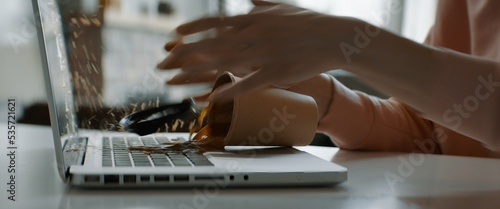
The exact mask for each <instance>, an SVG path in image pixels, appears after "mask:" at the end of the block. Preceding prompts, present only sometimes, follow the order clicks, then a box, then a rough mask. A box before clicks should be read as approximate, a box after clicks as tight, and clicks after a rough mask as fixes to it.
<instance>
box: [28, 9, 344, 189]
mask: <svg viewBox="0 0 500 209" xmlns="http://www.w3.org/2000/svg"><path fill="white" fill-rule="evenodd" d="M33 8H34V14H35V19H36V21H37V26H39V27H37V30H38V37H39V43H40V52H41V57H42V64H43V70H44V78H45V83H46V92H47V98H48V104H49V111H50V121H51V124H52V130H53V138H54V146H55V155H56V160H57V169H58V172H59V174H60V176H61V178H62V179H63V181H64V182H67V183H68V184H70V185H73V186H78V187H97V188H106V187H203V186H207V185H211V186H219V187H233V186H237V187H251V186H317V185H321V186H324V185H333V184H338V183H340V182H343V181H345V180H346V179H347V169H346V168H344V167H342V166H339V165H337V164H334V163H331V162H328V161H325V160H322V159H320V158H318V157H316V156H313V155H311V154H309V153H307V152H303V151H299V150H297V149H294V148H292V147H226V151H223V152H205V153H197V152H187V153H183V152H174V151H172V152H165V153H147V152H144V151H141V150H130V149H129V148H128V147H130V146H146V147H154V146H159V145H161V144H164V143H169V142H182V141H185V140H187V139H188V137H189V134H188V133H155V134H150V135H146V136H138V135H136V134H133V133H125V132H113V131H104V130H89V129H79V128H78V122H77V116H76V114H75V113H76V112H75V101H74V97H73V91H74V90H73V83H72V79H71V76H70V71H69V70H70V69H69V64H68V56H67V48H66V46H65V43H66V41H65V40H64V38H65V37H64V35H63V29H62V28H63V26H62V22H61V14H60V10H59V8H58V3H57V1H56V0H33Z"/></svg>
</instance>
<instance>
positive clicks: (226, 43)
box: [171, 37, 250, 57]
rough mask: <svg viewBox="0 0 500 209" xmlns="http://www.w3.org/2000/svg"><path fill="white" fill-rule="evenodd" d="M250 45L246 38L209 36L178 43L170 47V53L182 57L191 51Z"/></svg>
mask: <svg viewBox="0 0 500 209" xmlns="http://www.w3.org/2000/svg"><path fill="white" fill-rule="evenodd" d="M249 45H250V43H249V40H246V38H241V37H239V38H228V37H224V38H211V39H204V40H201V41H198V42H195V43H189V44H180V45H177V46H176V47H175V48H173V49H172V51H171V52H172V53H174V54H175V55H176V56H179V57H182V56H185V55H187V54H192V53H209V52H216V51H221V50H227V49H236V50H237V49H241V48H244V47H248V46H249Z"/></svg>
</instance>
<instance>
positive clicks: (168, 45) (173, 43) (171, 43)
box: [163, 40, 182, 52]
mask: <svg viewBox="0 0 500 209" xmlns="http://www.w3.org/2000/svg"><path fill="white" fill-rule="evenodd" d="M181 43H182V40H173V41H169V42H167V43H166V44H165V46H163V48H164V49H165V50H166V51H168V52H169V51H172V49H173V48H174V47H175V46H177V45H179V44H181Z"/></svg>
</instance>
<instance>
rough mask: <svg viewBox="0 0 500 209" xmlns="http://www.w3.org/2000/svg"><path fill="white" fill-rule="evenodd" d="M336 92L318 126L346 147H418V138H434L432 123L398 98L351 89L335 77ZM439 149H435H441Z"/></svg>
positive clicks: (363, 148) (352, 148)
mask: <svg viewBox="0 0 500 209" xmlns="http://www.w3.org/2000/svg"><path fill="white" fill-rule="evenodd" d="M332 81H333V83H334V85H333V86H334V94H333V99H332V102H331V105H330V109H329V112H328V113H327V114H326V115H325V116H324V117H323V118H322V119H321V121H320V123H319V127H318V130H319V131H320V132H323V133H325V134H327V135H328V136H330V138H331V139H332V140H333V141H334V143H335V144H336V145H337V146H339V147H340V148H343V149H351V150H378V151H399V152H411V151H417V150H418V146H417V143H415V140H428V139H431V138H430V137H431V136H432V129H433V124H432V123H431V122H430V121H428V120H426V119H423V118H421V117H419V116H418V115H417V114H416V113H415V111H414V110H413V109H411V108H409V107H408V106H406V105H404V104H402V103H401V102H399V101H397V100H396V99H393V98H391V99H387V100H385V99H380V98H377V97H373V96H370V95H367V94H365V93H362V92H357V91H353V90H350V89H348V88H347V87H345V86H344V85H342V84H341V83H340V82H339V81H337V80H335V79H332ZM438 151H439V150H436V152H438Z"/></svg>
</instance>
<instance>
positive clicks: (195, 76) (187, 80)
mask: <svg viewBox="0 0 500 209" xmlns="http://www.w3.org/2000/svg"><path fill="white" fill-rule="evenodd" d="M216 78H217V71H215V70H212V71H210V72H205V73H187V72H184V71H181V72H180V73H178V74H176V75H175V76H174V77H173V78H171V79H170V80H168V81H167V84H169V85H183V84H195V83H213V82H214V81H215V79H216Z"/></svg>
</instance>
